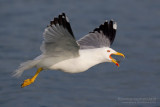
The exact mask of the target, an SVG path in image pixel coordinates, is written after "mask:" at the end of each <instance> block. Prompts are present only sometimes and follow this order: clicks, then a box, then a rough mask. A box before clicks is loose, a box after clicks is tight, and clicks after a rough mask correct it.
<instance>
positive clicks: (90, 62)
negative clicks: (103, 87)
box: [79, 48, 106, 67]
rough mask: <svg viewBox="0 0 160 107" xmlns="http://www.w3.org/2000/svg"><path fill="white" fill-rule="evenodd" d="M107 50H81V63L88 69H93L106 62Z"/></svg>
mask: <svg viewBox="0 0 160 107" xmlns="http://www.w3.org/2000/svg"><path fill="white" fill-rule="evenodd" d="M104 52H105V48H96V49H84V50H79V54H80V56H79V59H80V61H81V62H82V63H83V64H85V65H86V66H88V67H92V66H94V65H97V64H99V63H102V62H106V58H105V54H104Z"/></svg>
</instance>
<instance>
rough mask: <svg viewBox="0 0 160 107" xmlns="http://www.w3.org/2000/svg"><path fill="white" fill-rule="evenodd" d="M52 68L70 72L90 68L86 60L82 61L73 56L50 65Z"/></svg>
mask: <svg viewBox="0 0 160 107" xmlns="http://www.w3.org/2000/svg"><path fill="white" fill-rule="evenodd" d="M49 69H51V70H61V71H64V72H68V73H79V72H84V71H86V70H87V69H89V66H88V65H85V61H84V62H82V61H81V60H80V58H73V59H68V60H64V61H61V62H58V63H56V64H54V65H52V66H50V68H49Z"/></svg>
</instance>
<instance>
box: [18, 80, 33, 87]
mask: <svg viewBox="0 0 160 107" xmlns="http://www.w3.org/2000/svg"><path fill="white" fill-rule="evenodd" d="M33 82H34V79H32V78H29V79H26V80H24V81H23V83H22V84H21V88H23V87H25V86H28V85H30V84H32V83H33Z"/></svg>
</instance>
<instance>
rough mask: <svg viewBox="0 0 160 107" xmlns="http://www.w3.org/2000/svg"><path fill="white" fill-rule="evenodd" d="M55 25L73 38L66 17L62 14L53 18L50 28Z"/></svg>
mask: <svg viewBox="0 0 160 107" xmlns="http://www.w3.org/2000/svg"><path fill="white" fill-rule="evenodd" d="M56 24H59V25H62V26H63V27H64V28H65V29H67V30H68V32H69V33H70V34H71V35H72V37H73V38H75V37H74V34H73V32H72V29H71V26H70V23H69V20H68V17H67V16H66V14H65V13H64V12H63V13H62V14H60V15H59V16H58V17H55V18H54V20H52V21H50V26H52V25H55V26H56Z"/></svg>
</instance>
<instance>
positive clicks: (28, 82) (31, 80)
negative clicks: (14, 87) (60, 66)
mask: <svg viewBox="0 0 160 107" xmlns="http://www.w3.org/2000/svg"><path fill="white" fill-rule="evenodd" d="M42 70H43V68H38V70H37V72H36V74H35V75H34V76H33V77H32V78H29V79H26V80H24V81H23V83H22V84H21V88H23V87H25V86H28V85H30V84H32V83H33V82H34V81H35V79H36V78H37V76H38V74H39V73H40V72H41V71H42Z"/></svg>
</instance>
